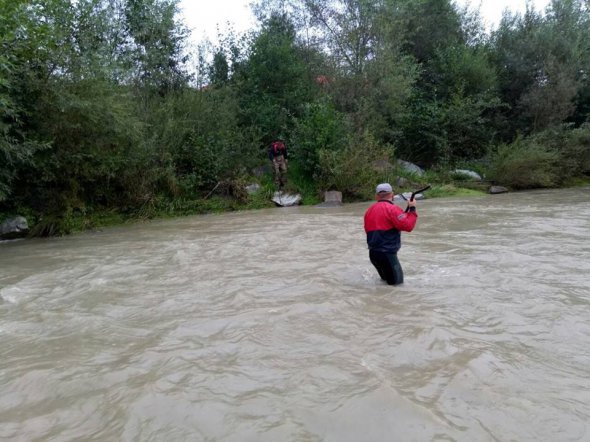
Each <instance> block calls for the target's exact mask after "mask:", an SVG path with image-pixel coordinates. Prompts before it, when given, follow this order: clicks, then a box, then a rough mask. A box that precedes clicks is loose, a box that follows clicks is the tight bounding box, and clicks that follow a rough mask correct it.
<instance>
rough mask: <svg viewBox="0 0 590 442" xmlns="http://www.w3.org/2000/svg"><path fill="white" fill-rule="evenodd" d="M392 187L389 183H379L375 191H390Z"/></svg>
mask: <svg viewBox="0 0 590 442" xmlns="http://www.w3.org/2000/svg"><path fill="white" fill-rule="evenodd" d="M392 192H393V189H392V188H391V184H389V183H381V184H379V185H378V186H377V189H376V190H375V193H392Z"/></svg>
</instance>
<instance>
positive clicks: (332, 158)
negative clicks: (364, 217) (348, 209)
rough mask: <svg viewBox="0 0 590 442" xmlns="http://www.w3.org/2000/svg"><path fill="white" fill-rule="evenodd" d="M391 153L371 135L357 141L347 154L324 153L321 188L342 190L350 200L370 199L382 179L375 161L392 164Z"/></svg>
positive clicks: (331, 151) (349, 145)
mask: <svg viewBox="0 0 590 442" xmlns="http://www.w3.org/2000/svg"><path fill="white" fill-rule="evenodd" d="M390 153H391V150H390V149H388V148H387V147H384V146H381V145H379V144H378V143H377V142H376V141H375V139H374V138H373V137H372V136H371V135H370V134H367V133H365V134H364V135H362V136H360V137H357V139H353V140H352V141H351V142H350V143H349V144H348V145H347V146H346V147H345V148H344V149H343V150H339V151H333V150H328V149H321V150H320V151H319V167H320V173H319V177H318V182H319V185H320V187H321V189H323V190H339V191H340V192H342V193H343V195H346V196H350V197H360V196H363V197H364V196H367V189H372V188H373V187H374V185H375V183H376V182H377V181H379V178H381V177H380V176H378V173H376V171H375V161H376V160H379V159H384V160H389V157H390Z"/></svg>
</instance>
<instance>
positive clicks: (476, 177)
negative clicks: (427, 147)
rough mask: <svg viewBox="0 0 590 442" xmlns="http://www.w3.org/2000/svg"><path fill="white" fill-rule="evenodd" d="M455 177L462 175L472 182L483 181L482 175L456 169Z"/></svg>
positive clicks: (454, 171)
mask: <svg viewBox="0 0 590 442" xmlns="http://www.w3.org/2000/svg"><path fill="white" fill-rule="evenodd" d="M452 173H453V175H461V176H464V177H466V178H470V179H472V180H475V181H481V180H482V178H481V175H480V174H479V173H477V172H474V171H473V170H467V169H455V170H453V172H452Z"/></svg>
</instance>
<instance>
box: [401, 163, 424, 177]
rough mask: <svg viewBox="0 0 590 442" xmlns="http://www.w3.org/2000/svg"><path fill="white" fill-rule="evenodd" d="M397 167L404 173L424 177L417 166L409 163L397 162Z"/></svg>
mask: <svg viewBox="0 0 590 442" xmlns="http://www.w3.org/2000/svg"><path fill="white" fill-rule="evenodd" d="M397 165H398V166H399V167H401V168H402V169H403V170H405V171H406V172H410V173H415V174H416V175H419V176H422V175H424V169H422V168H421V167H419V166H416V165H415V164H414V163H410V162H409V161H404V160H397Z"/></svg>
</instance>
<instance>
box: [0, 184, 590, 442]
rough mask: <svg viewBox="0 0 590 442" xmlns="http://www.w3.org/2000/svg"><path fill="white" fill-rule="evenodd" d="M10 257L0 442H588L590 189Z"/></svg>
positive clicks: (432, 203) (57, 247)
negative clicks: (397, 270)
mask: <svg viewBox="0 0 590 442" xmlns="http://www.w3.org/2000/svg"><path fill="white" fill-rule="evenodd" d="M369 204H370V203H369V202H367V203H358V204H349V205H344V206H342V207H339V208H316V207H295V208H276V209H267V210H258V211H248V212H237V213H229V214H222V215H207V216H194V217H185V218H178V219H174V220H158V221H153V222H148V223H143V224H134V225H129V226H122V227H116V228H109V229H104V230H103V231H98V232H89V233H83V234H78V235H74V236H69V237H62V238H52V239H34V240H25V241H9V242H4V243H0V393H1V394H0V440H10V441H34V440H43V441H81V440H84V441H167V442H171V441H236V442H237V441H240V442H241V441H256V442H257V441H273V442H275V441H334V442H344V441H351V442H352V441H354V442H357V441H589V440H590V276H589V275H590V188H577V189H567V190H550V191H532V192H523V193H511V194H503V195H494V196H491V195H487V196H481V197H470V198H444V199H431V200H424V201H420V202H419V203H418V213H419V220H418V225H417V227H416V229H415V230H414V232H412V233H410V234H407V233H404V234H403V235H402V249H401V251H400V253H399V259H400V261H401V263H402V266H403V268H404V273H405V283H404V284H403V285H402V286H398V287H390V286H387V285H384V284H383V283H382V282H381V281H380V280H379V278H378V276H377V273H376V271H375V270H374V268H373V267H372V265H371V264H370V262H369V259H368V252H367V249H366V242H365V234H364V232H363V221H362V216H363V214H364V211H365V210H366V209H367V207H368V206H369Z"/></svg>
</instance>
